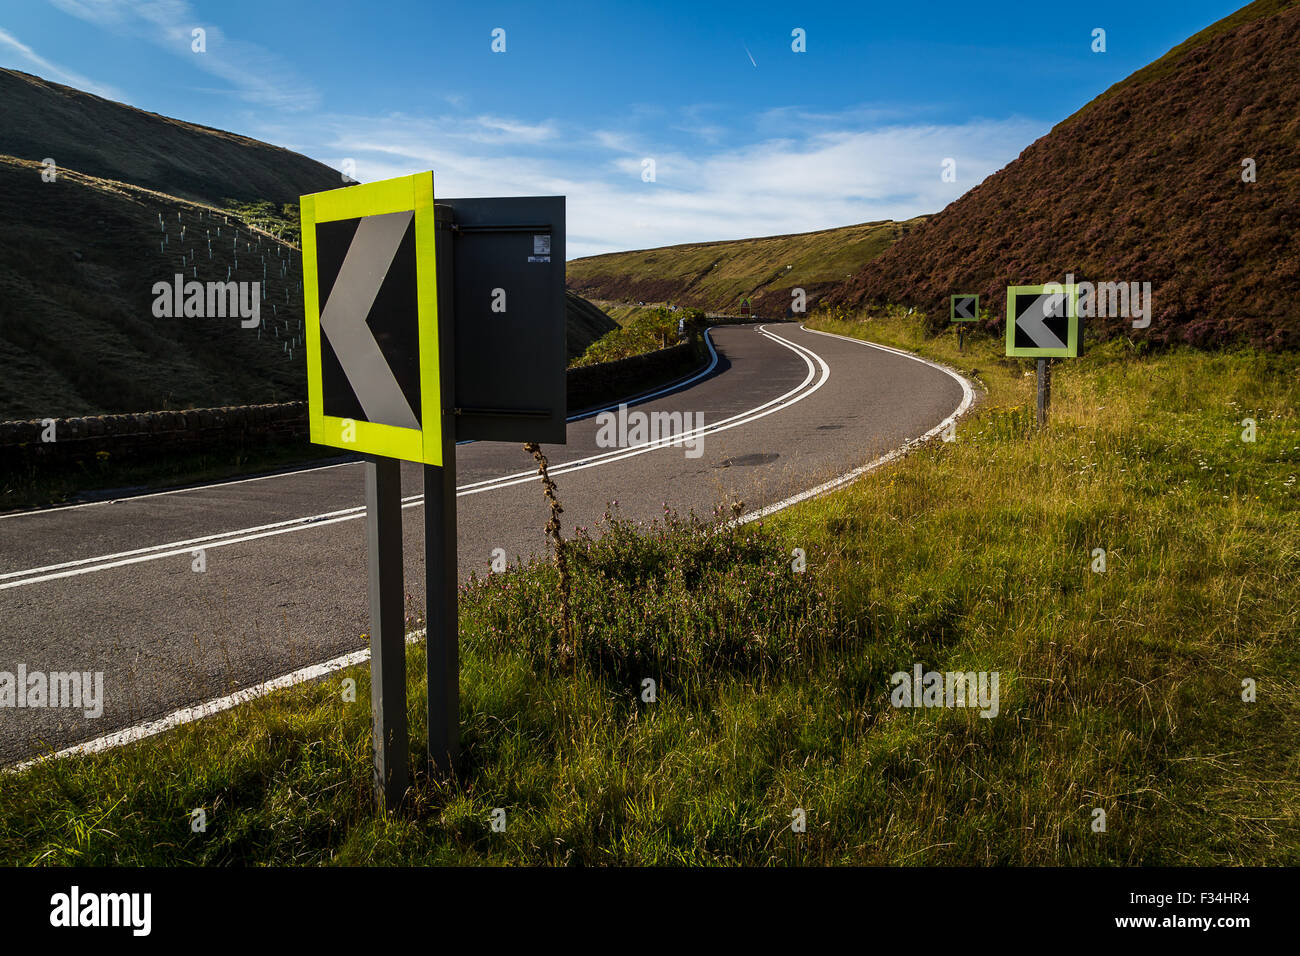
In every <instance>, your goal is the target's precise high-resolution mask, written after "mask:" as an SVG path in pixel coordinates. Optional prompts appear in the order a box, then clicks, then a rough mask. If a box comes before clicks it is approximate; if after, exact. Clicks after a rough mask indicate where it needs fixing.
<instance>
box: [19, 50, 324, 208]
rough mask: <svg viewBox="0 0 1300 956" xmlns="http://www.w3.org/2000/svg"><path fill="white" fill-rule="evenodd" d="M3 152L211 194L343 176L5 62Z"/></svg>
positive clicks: (289, 198) (238, 195)
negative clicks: (78, 88) (27, 71)
mask: <svg viewBox="0 0 1300 956" xmlns="http://www.w3.org/2000/svg"><path fill="white" fill-rule="evenodd" d="M0 154H3V155H6V156H15V157H18V158H19V159H30V160H36V161H37V162H40V161H41V160H43V159H46V158H50V159H53V160H54V161H55V162H56V163H57V164H58V165H59V167H60V168H67V169H75V170H77V171H78V172H82V173H86V174H88V175H91V176H96V177H99V178H102V179H114V180H119V181H121V182H126V183H132V184H134V185H136V186H144V187H146V188H148V189H155V190H158V191H159V192H164V193H169V194H170V195H173V196H177V197H179V198H182V199H193V200H198V201H200V202H208V203H220V202H222V201H223V200H225V199H237V200H266V201H270V202H273V203H277V204H280V203H287V202H297V201H298V197H299V196H301V195H303V194H305V193H314V192H320V191H321V190H323V189H333V188H334V187H336V186H339V185H341V184H342V177H341V176H340V174H339V173H337V172H336V171H334V170H333V169H330V167H328V166H326V165H325V164H323V163H318V162H316V160H314V159H309V158H308V157H306V156H303V155H302V154H300V153H295V152H292V151H290V150H287V149H282V148H281V147H279V146H272V145H270V144H269V143H262V142H259V141H257V140H255V139H249V138H248V137H246V136H237V135H235V134H234V133H227V132H225V131H223V130H219V129H211V128H209V127H207V126H196V125H195V124H193V123H186V122H183V121H182V120H178V119H172V118H171V117H168V116H160V115H158V114H157V113H147V112H145V111H144V110H138V109H136V108H135V107H132V106H126V105H125V104H123V103H114V102H113V101H111V100H106V99H103V98H102V97H99V96H95V95H93V94H91V93H84V92H82V91H81V90H77V89H73V88H72V87H70V86H61V85H60V84H58V83H51V82H50V81H48V80H44V79H41V78H40V77H38V76H32V75H30V74H28V73H21V72H19V71H17V70H6V69H0Z"/></svg>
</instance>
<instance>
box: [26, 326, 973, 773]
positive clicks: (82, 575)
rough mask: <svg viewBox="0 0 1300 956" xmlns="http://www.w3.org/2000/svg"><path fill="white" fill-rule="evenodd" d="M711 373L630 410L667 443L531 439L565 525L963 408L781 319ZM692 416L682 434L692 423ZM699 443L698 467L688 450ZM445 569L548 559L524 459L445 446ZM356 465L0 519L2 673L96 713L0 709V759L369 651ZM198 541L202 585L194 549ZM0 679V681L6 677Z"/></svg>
mask: <svg viewBox="0 0 1300 956" xmlns="http://www.w3.org/2000/svg"><path fill="white" fill-rule="evenodd" d="M711 338H712V342H713V344H714V345H715V347H716V356H717V362H716V366H715V367H714V368H713V370H712V371H711V372H710V373H709V374H708V375H705V376H703V377H700V378H697V379H696V380H695V381H693V382H690V383H688V384H687V385H686V386H685V387H683V388H680V389H678V390H675V391H672V392H669V393H667V394H663V395H660V396H658V397H653V398H650V399H648V400H646V401H644V402H641V403H639V404H637V405H635V406H633V407H632V408H631V409H629V411H644V412H650V411H665V412H681V413H691V414H692V415H696V416H699V415H702V416H703V418H702V421H703V426H702V428H700V429H699V431H698V432H697V434H696V435H692V436H691V437H692V439H695V438H698V440H699V445H698V446H696V447H695V448H691V447H683V446H682V445H680V444H678V445H676V446H673V445H664V444H662V443H661V444H660V445H658V446H655V445H649V444H647V445H642V446H640V447H633V448H626V447H625V448H612V449H611V448H602V447H598V445H597V432H598V422H597V419H596V418H593V417H587V418H585V419H582V420H578V421H572V422H570V424H569V429H568V444H567V445H565V446H545V447H544V448H543V450H544V451H545V452H546V453H547V456H548V457H549V458H550V462H551V474H552V476H553V477H554V478H555V480H556V483H557V485H558V493H559V497H560V501H561V503H562V504H563V505H564V518H563V520H564V531H565V533H566V534H571V533H572V531H573V528H574V527H575V525H576V526H586V527H592V526H593V525H595V523H596V521H597V519H598V518H599V516H600V515H601V514H602V513H603V512H604V510H605V508H606V504H607V503H608V502H611V501H617V502H618V510H619V512H620V513H621V514H622V515H624V516H625V517H630V518H635V519H642V520H650V519H653V518H656V517H659V516H660V515H661V513H662V508H663V505H664V504H665V503H666V504H667V505H668V506H669V507H670V508H674V509H676V510H678V511H680V512H682V513H685V512H687V511H689V510H691V509H694V510H695V511H696V512H697V513H700V514H708V513H709V512H710V511H711V510H712V509H713V507H714V506H716V505H719V504H729V503H730V502H733V501H737V500H739V501H742V502H744V504H745V508H746V510H747V511H749V512H750V513H751V514H752V513H753V512H754V509H758V508H763V507H765V506H771V505H772V504H774V503H780V502H782V501H784V500H786V499H788V498H789V497H791V496H794V495H797V494H799V493H800V492H803V491H806V490H807V489H809V488H812V487H814V486H818V485H820V484H823V483H825V482H828V481H831V480H833V479H835V478H837V477H838V476H843V475H845V473H848V472H851V471H853V470H854V469H858V468H861V467H862V466H863V465H864V464H866V463H868V462H871V461H873V460H875V459H877V458H879V457H880V456H882V455H885V454H886V453H888V452H889V451H891V450H892V449H896V448H898V447H899V446H901V445H904V444H905V443H907V442H908V441H909V440H912V439H915V438H917V437H918V436H921V435H923V434H925V433H926V432H929V431H931V430H933V429H934V428H935V427H936V426H937V425H939V424H940V423H941V422H942V421H944V420H945V419H947V418H948V417H950V416H952V415H953V414H954V413H955V412H958V411H959V410H960V409H961V408H964V407H965V405H966V404H967V403H968V402H969V400H970V395H969V392H968V391H967V390H966V389H965V388H964V387H963V385H962V384H961V383H960V382H958V381H957V380H956V379H955V378H954V377H953V376H951V375H950V374H948V373H946V372H944V371H942V370H940V369H938V368H936V367H934V366H932V365H928V364H926V363H923V362H920V361H917V360H915V359H911V358H908V357H906V356H905V355H903V354H902V353H898V352H894V351H892V350H887V349H882V348H878V347H872V346H868V345H866V344H864V343H862V342H859V341H856V340H849V339H843V338H839V337H836V336H829V335H824V334H820V333H815V332H811V331H806V330H804V329H801V328H799V327H798V326H795V325H790V324H776V325H766V326H763V325H744V326H725V327H718V328H715V329H713V331H712V333H711ZM699 421H700V419H698V418H695V419H692V420H691V424H695V425H698V424H699ZM697 451H698V454H696V452H697ZM457 469H458V474H457V479H458V487H459V500H458V511H459V515H458V525H459V527H458V531H459V544H460V552H459V553H460V573H461V575H462V577H464V576H467V575H468V574H469V572H470V570H471V569H477V570H478V571H479V572H480V573H483V572H485V571H487V570H488V568H489V564H490V560H491V554H492V551H493V549H494V548H504V549H505V551H506V553H507V554H508V555H509V557H510V559H511V561H512V562H513V561H514V560H515V558H516V557H517V556H529V555H532V554H537V553H541V552H543V551H544V550H545V548H546V542H545V539H544V536H543V534H542V527H543V525H544V524H545V522H546V519H547V516H548V511H547V507H546V503H545V501H544V500H543V498H542V494H541V489H540V487H539V486H538V484H537V478H536V472H535V469H534V466H533V462H532V459H531V458H530V457H529V456H528V455H527V454H525V453H524V452H523V450H522V449H521V448H520V446H519V445H517V444H513V443H501V442H477V443H472V444H467V445H462V446H460V447H459V448H458V449H457ZM402 485H403V495H404V500H405V503H404V508H405V510H404V519H405V520H404V547H405V576H406V591H407V595H408V597H407V606H408V613H411V614H422V612H423V601H424V548H423V537H424V535H423V514H422V511H421V505H422V501H421V490H422V489H421V471H420V469H419V467H418V466H415V465H407V464H403V469H402ZM363 506H364V478H363V468H362V465H361V463H359V462H349V463H345V464H336V465H329V466H325V467H317V468H313V469H308V470H304V471H295V472H288V473H283V474H278V475H271V476H266V477H262V478H255V479H246V480H242V481H235V482H227V483H222V484H215V485H206V486H202V487H197V488H189V489H184V490H179V491H172V492H162V493H159V494H152V495H144V496H139V497H134V498H124V499H119V500H116V501H112V502H97V503H93V504H87V505H75V506H70V507H65V508H57V509H51V510H46V511H38V512H24V513H18V514H13V515H7V516H0V671H7V672H9V673H14V674H16V673H17V670H18V666H19V665H20V664H22V665H25V667H26V670H27V672H28V673H29V674H30V673H32V672H36V671H40V672H43V673H49V672H51V671H72V670H76V671H83V672H86V671H88V672H95V671H102V672H103V674H104V678H103V680H104V697H105V703H104V708H103V714H102V715H101V716H99V717H98V718H93V719H92V718H87V717H85V716H84V715H83V714H82V712H81V711H79V710H70V709H52V708H45V709H18V708H15V707H8V706H0V764H3V763H9V762H12V761H14V760H20V759H22V758H24V757H27V756H31V755H33V754H35V753H38V752H42V751H45V750H47V748H53V749H59V748H62V747H66V746H68V745H70V744H73V743H76V742H78V741H83V740H88V739H91V738H96V737H100V736H102V735H104V734H108V733H111V732H113V731H116V730H118V729H120V728H123V727H129V726H131V725H134V724H137V723H139V722H140V721H144V720H150V719H153V718H156V717H158V716H160V715H162V714H165V713H168V712H170V711H173V710H175V709H176V708H178V707H184V706H187V705H190V704H194V703H197V702H200V701H205V700H209V699H211V698H214V697H218V696H220V695H223V694H229V693H231V692H232V691H235V690H238V689H239V688H243V687H247V686H249V685H253V684H257V683H258V682H260V681H263V680H265V679H266V678H268V677H273V676H276V675H280V674H284V673H286V672H289V671H292V670H294V669H295V668H301V667H303V666H304V665H307V664H312V663H315V662H320V661H325V660H328V659H331V658H334V657H337V656H338V655H341V654H345V653H348V652H351V651H356V650H358V649H359V648H364V647H365V646H366V644H367V642H366V641H365V640H364V639H362V637H361V635H362V634H363V633H365V632H366V631H367V630H368V627H369V625H368V608H369V605H368V603H367V597H366V580H367V575H366V554H365V522H364V520H363V519H364V507H363ZM196 548H202V549H204V554H205V559H206V571H205V572H203V573H196V572H195V571H194V570H193V569H192V567H191V565H192V562H193V561H194V557H193V554H192V552H193V551H194V549H196ZM0 679H3V678H0Z"/></svg>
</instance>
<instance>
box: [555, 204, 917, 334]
mask: <svg viewBox="0 0 1300 956" xmlns="http://www.w3.org/2000/svg"><path fill="white" fill-rule="evenodd" d="M921 221H922V220H921V219H912V220H909V221H907V222H901V223H900V222H868V223H862V224H860V225H856V226H843V227H840V228H838V229H822V230H819V231H817V232H805V233H798V234H795V235H788V236H765V237H762V238H759V239H739V240H731V241H725V242H694V243H686V244H683V245H678V246H662V247H660V248H658V249H641V250H637V251H635V252H612V253H607V254H605V255H600V256H589V257H587V258H585V259H574V260H573V261H572V262H570V263H569V271H568V275H569V288H570V289H572V290H573V291H575V292H579V293H581V294H583V295H585V296H588V297H589V298H593V299H602V300H607V301H611V302H637V301H644V302H672V303H673V304H675V305H685V306H693V307H695V308H698V309H706V310H708V311H715V312H733V313H734V312H735V311H736V310H737V309H738V308H739V306H740V300H741V299H742V298H746V297H748V298H750V299H751V300H752V303H753V305H754V308H755V309H756V310H757V311H758V312H759V313H761V314H767V315H784V314H785V311H786V309H787V308H788V307H789V305H790V301H791V300H790V289H791V288H792V287H795V286H798V287H800V288H802V289H803V290H804V291H805V292H806V293H807V296H808V300H809V303H812V302H815V301H816V300H817V298H818V296H819V295H820V294H821V293H822V292H823V291H824V290H826V289H830V288H833V287H835V286H836V285H837V283H840V282H843V281H844V280H845V278H846V277H847V276H848V275H850V274H852V273H856V272H857V270H858V269H859V268H861V266H862V264H863V263H864V262H866V261H868V260H869V259H871V258H873V257H874V256H877V255H879V254H880V253H881V252H882V251H884V250H885V249H887V248H889V246H890V245H891V244H892V243H894V242H895V241H896V240H898V239H899V238H901V237H902V236H905V235H907V234H908V233H909V232H910V231H911V230H912V229H914V228H915V227H916V226H917V225H918V224H919V223H920V222H921Z"/></svg>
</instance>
